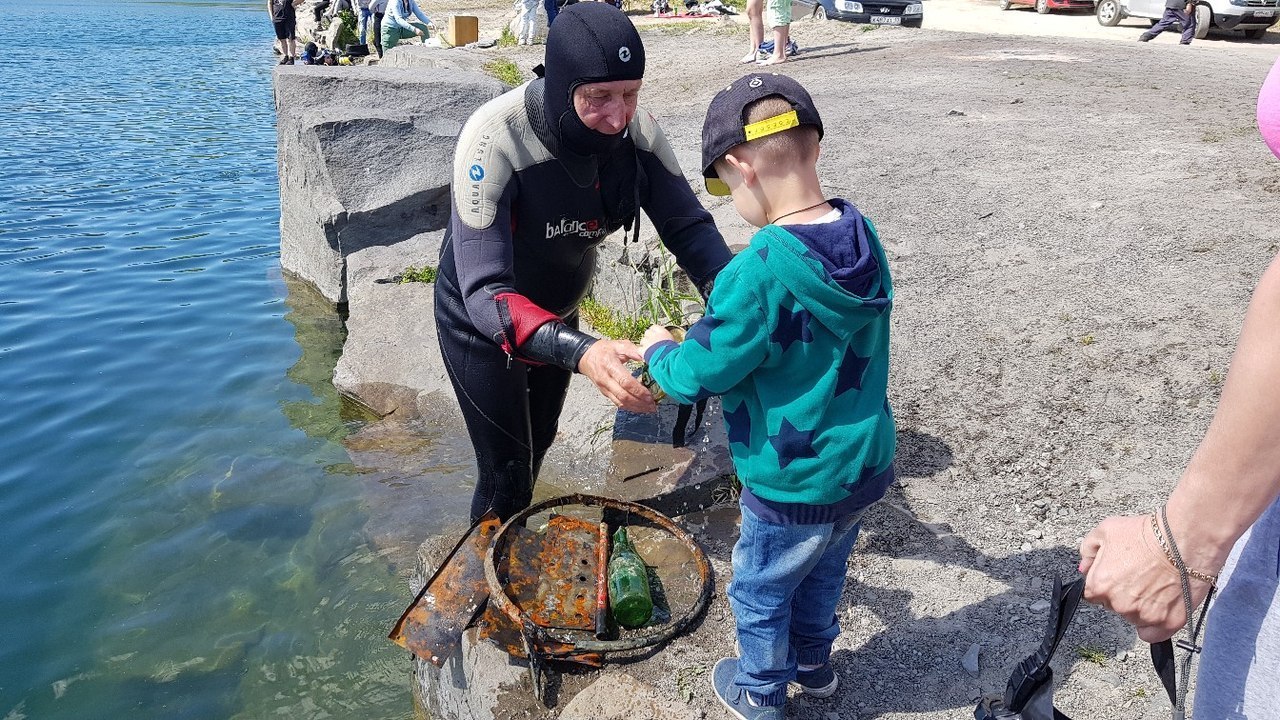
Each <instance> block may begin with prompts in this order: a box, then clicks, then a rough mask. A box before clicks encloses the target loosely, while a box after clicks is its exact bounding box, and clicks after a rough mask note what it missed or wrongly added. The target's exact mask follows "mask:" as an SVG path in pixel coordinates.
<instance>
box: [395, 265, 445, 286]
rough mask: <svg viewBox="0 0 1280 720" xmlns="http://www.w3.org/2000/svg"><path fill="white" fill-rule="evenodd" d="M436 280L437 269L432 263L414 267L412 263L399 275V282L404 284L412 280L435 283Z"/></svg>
mask: <svg viewBox="0 0 1280 720" xmlns="http://www.w3.org/2000/svg"><path fill="white" fill-rule="evenodd" d="M435 281H436V269H435V268H433V267H431V266H430V265H423V266H422V267H414V266H413V265H410V266H409V267H407V268H405V269H404V272H402V273H400V274H399V275H398V276H397V282H399V283H400V284H402V285H403V284H404V283H411V282H420V283H433V282H435Z"/></svg>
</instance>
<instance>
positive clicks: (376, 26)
mask: <svg viewBox="0 0 1280 720" xmlns="http://www.w3.org/2000/svg"><path fill="white" fill-rule="evenodd" d="M369 12H370V13H372V14H373V46H374V47H375V48H377V49H378V57H382V18H383V16H385V15H386V14H387V0H369Z"/></svg>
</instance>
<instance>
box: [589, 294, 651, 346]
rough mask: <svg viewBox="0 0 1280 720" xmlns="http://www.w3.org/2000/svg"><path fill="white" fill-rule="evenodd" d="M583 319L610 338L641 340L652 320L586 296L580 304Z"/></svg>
mask: <svg viewBox="0 0 1280 720" xmlns="http://www.w3.org/2000/svg"><path fill="white" fill-rule="evenodd" d="M578 307H579V309H580V311H581V312H582V319H583V320H586V321H587V322H588V323H590V324H591V327H593V328H595V329H596V330H597V331H599V332H600V334H601V335H603V336H605V337H607V338H609V339H610V340H630V341H631V342H640V336H642V335H644V331H645V330H648V329H649V326H650V325H652V324H653V323H652V321H651V320H650V319H649V318H645V317H640V316H638V315H624V314H622V313H620V312H617V311H615V310H612V309H610V308H607V307H605V306H604V305H602V304H601V303H600V301H598V300H596V299H595V298H591V297H589V298H586V299H585V300H583V301H582V303H581V304H579V306H578Z"/></svg>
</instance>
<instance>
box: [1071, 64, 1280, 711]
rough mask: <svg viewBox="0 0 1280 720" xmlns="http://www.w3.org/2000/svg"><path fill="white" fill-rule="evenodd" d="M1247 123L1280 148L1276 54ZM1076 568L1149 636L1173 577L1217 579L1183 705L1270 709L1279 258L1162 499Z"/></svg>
mask: <svg viewBox="0 0 1280 720" xmlns="http://www.w3.org/2000/svg"><path fill="white" fill-rule="evenodd" d="M1258 127H1259V129H1260V130H1261V131H1262V137H1263V139H1264V140H1265V141H1266V143H1267V146H1268V147H1269V148H1270V149H1271V151H1272V152H1273V153H1275V154H1276V155H1277V156H1280V61H1277V62H1276V64H1275V65H1274V66H1273V67H1272V68H1271V73H1270V75H1268V76H1267V80H1266V82H1265V83H1263V85H1262V91H1261V92H1260V93H1259V95H1258ZM1157 531H1159V532H1160V533H1161V534H1160V535H1157ZM1175 548H1176V550H1175ZM1178 565H1181V566H1182V568H1181V569H1180V568H1178V567H1177V566H1178ZM1080 572H1082V573H1085V578H1086V579H1085V592H1084V597H1085V599H1086V600H1088V601H1089V602H1092V603H1096V604H1099V605H1102V606H1103V607H1106V608H1109V609H1111V610H1113V611H1115V612H1117V613H1119V614H1120V615H1121V616H1122V617H1124V619H1125V620H1127V621H1129V622H1130V623H1132V624H1133V625H1134V626H1136V627H1137V631H1138V637H1140V638H1142V639H1143V640H1145V641H1146V642H1151V643H1154V642H1159V641H1161V640H1164V639H1166V638H1170V637H1172V636H1173V635H1174V634H1175V633H1176V632H1178V630H1179V629H1181V628H1182V627H1183V626H1184V625H1186V623H1187V621H1188V617H1187V616H1188V612H1187V605H1188V600H1187V599H1186V598H1184V597H1183V582H1184V581H1185V582H1186V583H1187V585H1188V589H1189V590H1190V599H1189V604H1190V605H1191V607H1192V608H1194V607H1196V606H1198V605H1199V604H1200V603H1201V602H1203V601H1204V598H1205V597H1206V596H1207V595H1208V593H1209V589H1210V587H1212V586H1214V585H1215V584H1216V585H1217V587H1218V588H1219V590H1218V593H1217V597H1216V599H1215V600H1214V601H1213V603H1212V604H1211V606H1210V608H1209V615H1208V618H1207V619H1206V621H1205V637H1204V649H1203V651H1202V653H1201V657H1200V669H1199V671H1198V676H1197V680H1196V697H1195V708H1194V712H1193V713H1192V717H1195V718H1206V719H1211V720H1220V719H1230V720H1235V719H1237V718H1239V719H1243V718H1249V720H1277V718H1280V704H1278V703H1277V702H1276V698H1275V693H1276V678H1277V677H1280V258H1276V259H1274V260H1272V262H1271V265H1270V267H1268V268H1267V270H1266V271H1265V272H1264V273H1263V274H1262V278H1261V279H1260V280H1259V281H1258V285H1257V287H1256V288H1255V289H1254V291H1253V299H1252V300H1251V301H1250V303H1249V309H1248V311H1247V312H1246V314H1245V318H1244V327H1243V329H1242V330H1241V332H1240V340H1239V342H1238V343H1237V345H1236V352H1235V357H1234V358H1232V360H1231V369H1230V370H1229V371H1228V373H1227V381H1226V383H1225V384H1224V385H1223V387H1222V398H1221V400H1219V402H1218V409H1217V411H1216V412H1215V413H1214V416H1213V421H1212V422H1211V423H1210V424H1209V430H1208V431H1207V432H1206V433H1205V436H1204V439H1203V440H1201V441H1200V446H1199V447H1198V448H1196V451H1195V454H1194V455H1192V457H1191V462H1190V463H1188V464H1187V468H1186V470H1185V471H1183V473H1182V478H1181V479H1180V480H1179V481H1178V484H1177V486H1176V487H1175V488H1174V489H1173V492H1171V493H1170V494H1169V498H1168V500H1167V501H1166V502H1165V504H1164V507H1163V508H1161V509H1160V510H1158V511H1157V512H1156V513H1153V514H1151V515H1132V516H1128V517H1110V518H1107V519H1106V520H1103V521H1102V522H1101V523H1100V524H1099V525H1098V526H1097V527H1095V528H1094V529H1093V530H1092V531H1091V532H1090V533H1089V534H1088V535H1087V536H1086V537H1085V539H1084V542H1083V543H1082V544H1081V545H1080Z"/></svg>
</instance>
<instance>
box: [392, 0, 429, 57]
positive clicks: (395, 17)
mask: <svg viewBox="0 0 1280 720" xmlns="http://www.w3.org/2000/svg"><path fill="white" fill-rule="evenodd" d="M415 18H416V19H415ZM415 36H416V37H420V38H422V39H423V40H426V39H427V38H428V37H430V36H431V18H429V17H427V14H426V13H425V12H423V11H422V8H421V7H420V6H419V5H418V0H388V2H387V14H386V16H385V17H383V18H382V49H381V51H380V52H386V51H387V50H390V49H391V48H393V47H395V46H396V45H398V44H399V43H400V41H401V40H406V39H408V38H411V37H415Z"/></svg>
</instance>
